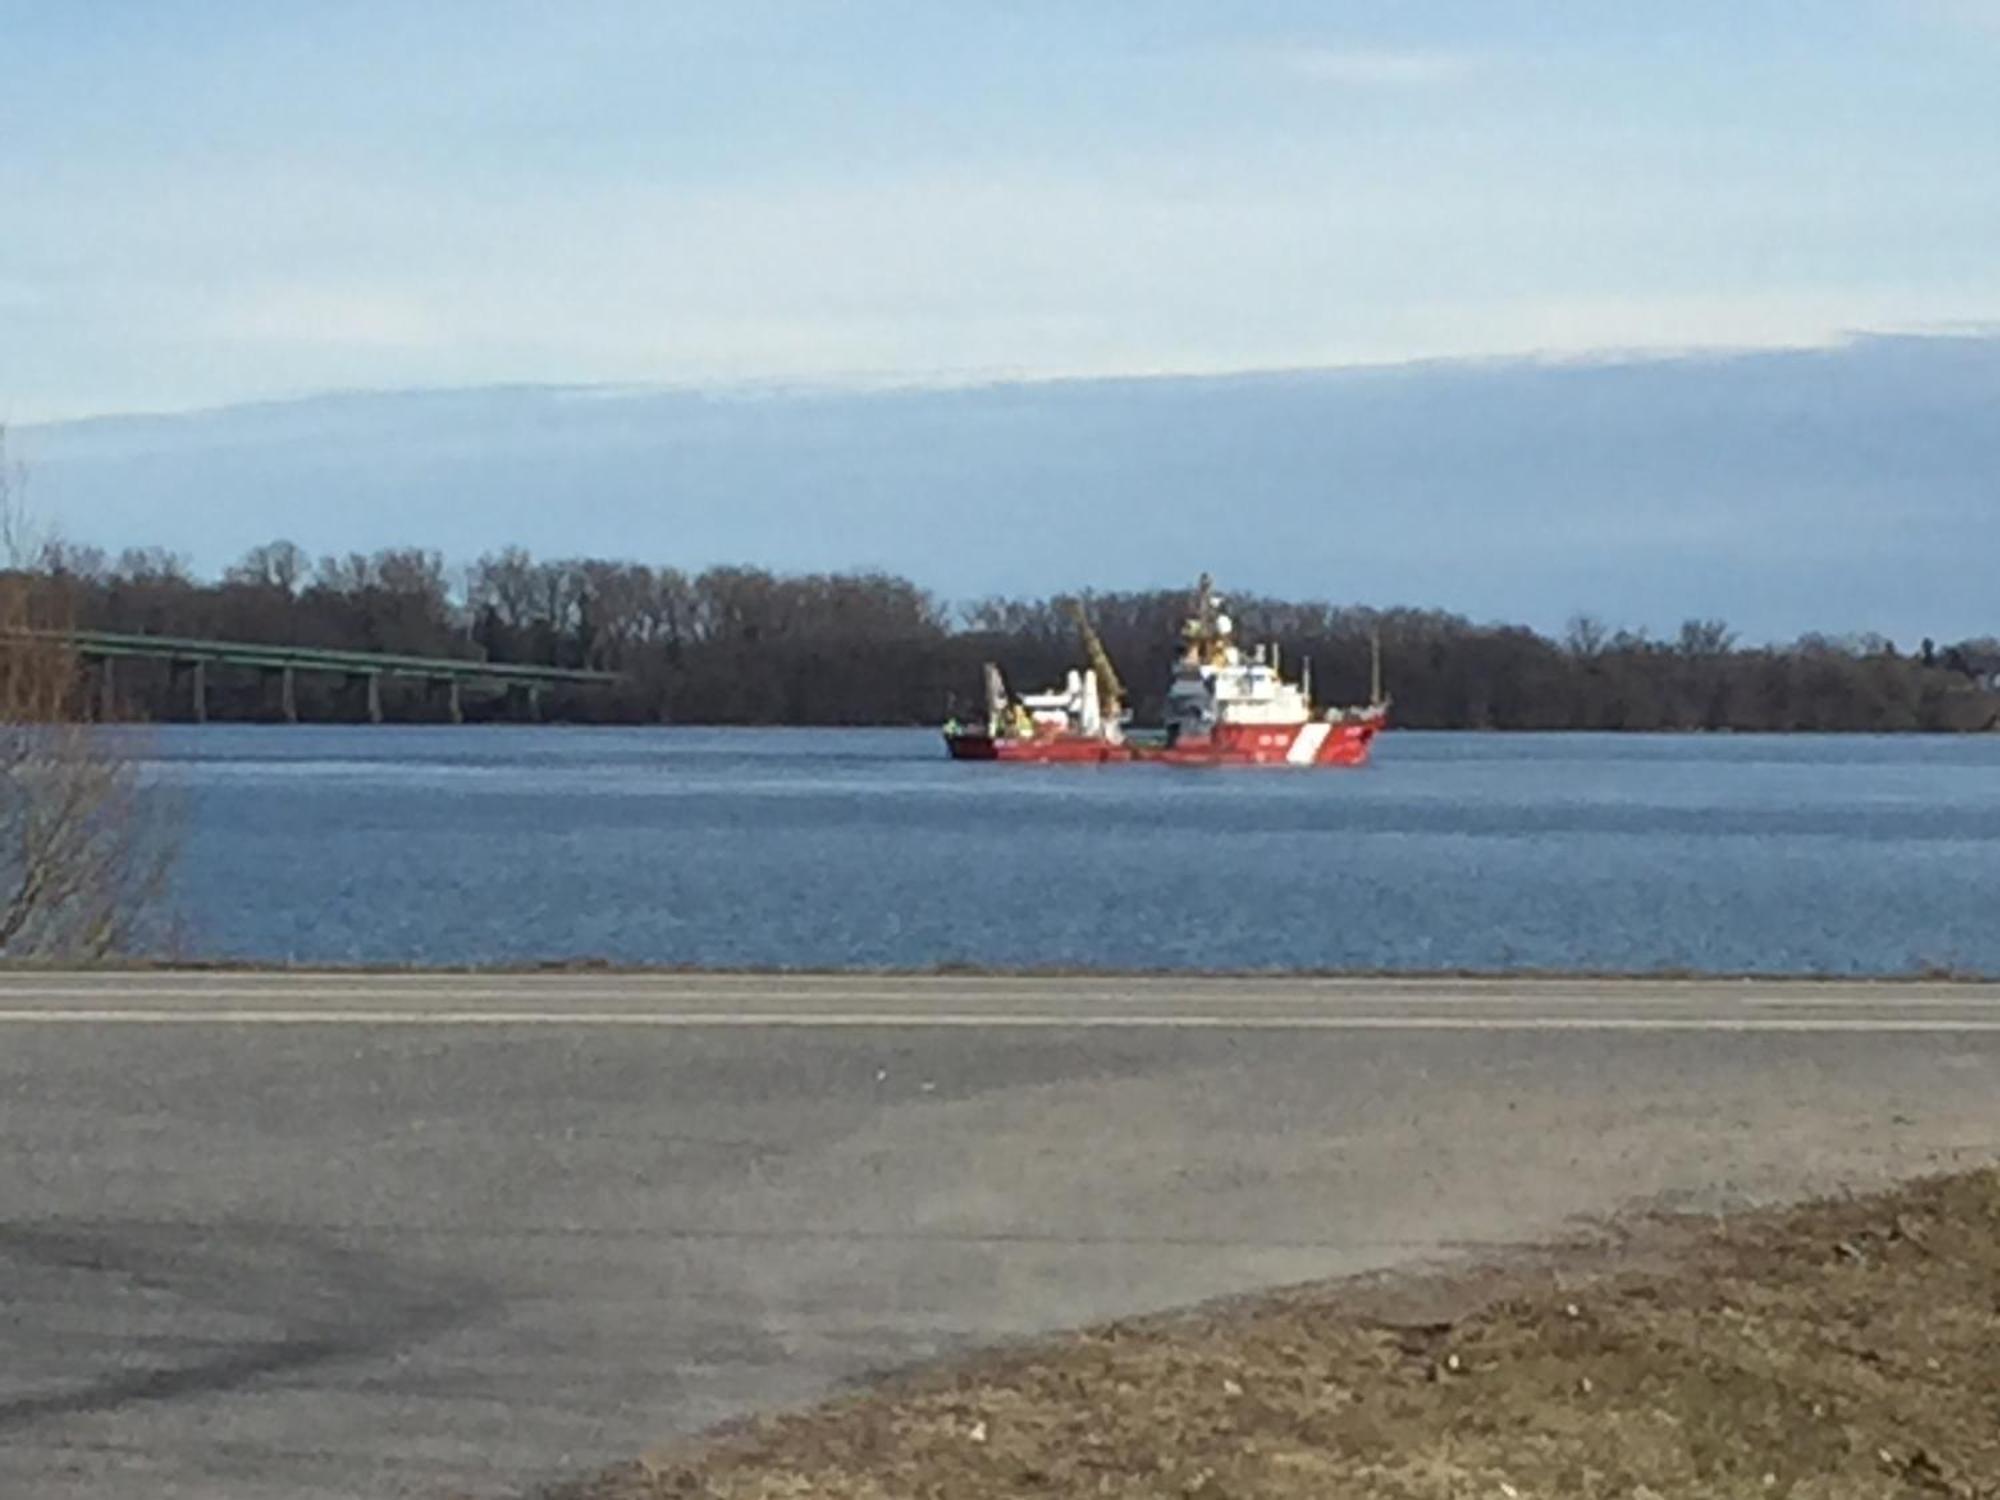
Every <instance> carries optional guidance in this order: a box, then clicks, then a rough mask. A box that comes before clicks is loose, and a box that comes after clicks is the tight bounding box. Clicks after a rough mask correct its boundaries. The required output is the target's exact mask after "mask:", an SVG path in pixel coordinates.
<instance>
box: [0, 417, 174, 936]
mask: <svg viewBox="0 0 2000 1500" xmlns="http://www.w3.org/2000/svg"><path fill="white" fill-rule="evenodd" d="M0 545H4V546H5V547H6V548H7V549H8V550H9V554H10V555H9V557H8V559H7V562H8V566H7V570H6V571H5V572H4V573H0V958H5V959H8V960H14V961H22V960H25V961H30V962H41V963H65V962H90V961H99V960H103V959H106V958H110V957H113V956H117V955H121V954H132V953H136V952H141V951H145V950H146V949H148V948H150V947H153V946H155V945H156V944H157V942H158V940H159V936H160V934H161V933H162V932H163V930H164V919H165V901H166V895H167V885H168V877H169V874H170V871H171V867H172V861H173V854H174V850H175V847H176V844H177V842H178V841H177V839H176V837H175V832H176V830H175V828H174V826H173V819H172V816H171V810H170V809H169V808H168V807H167V805H166V803H165V801H164V799H163V798H162V796H161V795H160V794H159V793H158V791H157V789H156V788H153V787H150V786H147V785H146V784H144V782H143V781H142V779H141V777H140V775H139V770H138V766H137V764H136V761H135V759H134V757H133V755H132V749H133V745H132V744H131V741H130V739H129V734H128V736H127V737H126V738H123V739H121V738H119V737H118V736H117V735H116V734H115V733H114V732H111V731H107V730H106V729H104V728H103V727H101V726H98V725H93V724H89V723H86V722H85V721H84V714H83V706H84V704H83V696H84V695H83V673H82V668H81V663H80V662H79V661H78V658H77V655H76V652H75V650H74V648H73V647H72V645H71V644H70V641H69V637H68V629H67V627H68V626H69V624H70V621H69V620H68V619H67V618H66V613H67V611H66V608H65V597H64V593H63V590H62V589H61V587H60V585H59V582H58V581H57V580H55V579H52V578H51V577H49V576H48V575H47V574H46V573H43V572H41V571H39V570H36V569H33V568H30V567H28V566H25V565H24V558H26V557H31V556H34V555H35V554H34V552H33V551H31V550H30V544H29V542H28V539H27V527H26V525H25V523H24V520H23V514H22V505H21V485H20V476H19V471H18V470H16V469H14V468H12V467H11V466H10V465H9V463H8V460H7V453H6V446H5V433H4V431H0Z"/></svg>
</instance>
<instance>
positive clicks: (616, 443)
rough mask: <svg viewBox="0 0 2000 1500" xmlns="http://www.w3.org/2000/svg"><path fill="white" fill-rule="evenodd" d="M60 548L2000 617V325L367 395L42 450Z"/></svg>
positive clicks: (975, 584)
mask: <svg viewBox="0 0 2000 1500" xmlns="http://www.w3.org/2000/svg"><path fill="white" fill-rule="evenodd" d="M14 446H15V450H16V456H17V457H20V458H22V459H25V460H26V461H27V462H28V464H29V465H30V468H31V473H32V498H33V504H34V506H35V509H36V510H37V512H38V513H39V514H40V515H41V516H43V517H44V518H45V519H52V520H53V521H54V522H55V523H56V524H57V525H58V526H59V527H60V529H61V530H62V532H63V534H64V535H65V536H66V537H68V538H69V539H71V540H73V541H77V542H84V543H92V544H96V545H100V546H103V547H106V548H107V549H110V550H113V551H116V550H117V549H119V548H122V547H125V546H129V545H154V544H157V545H163V546H165V547H168V548H170V549H172V550H174V551H177V552H181V553H184V554H186V555H188V556H189V557H190V559H191V561H192V562H193V563H194V565H195V566H196V567H197V568H198V569H199V570H201V571H204V572H210V571H214V570H217V569H219V568H220V567H222V566H223V565H225V564H226V563H228V562H230V561H232V560H234V558H235V557H236V556H238V555H239V554H241V553H242V552H243V551H244V550H246V549H247V548H249V547H251V546H253V545H255V544H257V543H259V542H263V541H268V540H270V539H271V538H273V537H276V536H286V537H289V538H291V539H293V540H295V541H297V542H299V543H300V544H301V545H302V546H304V547H305V548H306V549H307V550H308V551H309V552H312V553H314V554H319V553H326V552H345V551H349V550H370V549H373V548H376V547H380V546H388V545H421V546H429V547H436V548H438V549H440V550H442V551H443V552H445V553H446V554H447V555H449V556H451V557H453V558H454V559H457V560H461V561H463V560H469V559H470V558H472V557H474V556H476V555H478V554H479V553H481V552H484V551H489V550H493V549H496V548H499V547H501V546H504V545H508V544H519V545H522V546H525V547H528V548H530V549H531V550H533V551H535V552H537V553H540V554H543V555H564V556H569V555H579V554H584V555H602V556H609V557H633V558H639V559H643V560H645V561H649V562H654V563H671V564H675V565H678V566H681V567H684V568H699V567H702V566H705V565H708V564H712V563H719V562H749V563H755V564H759V565H763V566H768V567H772V568H775V569H780V570H824V569H841V568H852V567H877V568H883V569H887V570H890V571H894V572H898V573H903V574H906V575H908V576H910V577H912V578H914V579H916V580H917V581H919V582H920V583H922V584H924V585H926V586H927V587H930V588H932V589H934V590H936V591H937V592H939V593H940V594H942V595H944V596H946V597H949V598H955V599H964V598H973V597H977V596H981V595H984V594H989V593H1009V594H1042V593H1048V592H1051V591H1055V590H1062V589H1069V588H1075V587H1079V586H1091V587H1099V588H1141V587H1150V586H1157V585H1162V584H1170V583H1179V582H1181V581H1184V580H1185V579H1187V578H1191V577H1192V575H1193V574H1194V573H1195V572H1197V571H1199V570H1201V569H1203V568H1207V569H1209V570H1211V571H1213V572H1214V573H1215V574H1216V575H1217V576H1218V578H1220V579H1222V580H1224V581H1225V583H1226V584H1227V585H1228V586H1230V587H1233V588H1237V589H1240V590H1254V591H1257V592H1262V593H1269V594H1274V595H1281V596H1287V597H1299V598H1307V597H1314V598H1330V599H1335V600H1341V601H1352V602H1357V603H1373V604H1384V605H1386V604H1412V605H1425V606H1436V607H1441V608H1445V609H1450V610H1454V611H1457V612H1460V613H1464V614H1467V615H1470V616H1472V617H1474V618H1479V619H1504V620H1519V621H1524V622H1526V623H1529V624H1532V625H1535V626H1537V627H1538V628H1542V629H1545V630H1554V629H1557V628H1559V627H1560V626H1561V623H1562V621H1563V620H1564V619H1566V618H1567V617H1568V616H1569V615H1571V614H1572V613H1575V612H1579V611H1586V612H1591V613H1596V614H1599V615H1603V616H1605V617H1607V618H1609V619H1611V620H1613V621H1616V622H1620V623H1627V624H1632V625H1635V626H1645V627H1650V628H1652V629H1655V630H1670V629H1672V628H1673V627H1674V626H1675V625H1677V624H1678V622H1679V621H1680V620H1681V619H1683V618H1686V617H1690V616H1715V617H1721V618H1724V619H1727V620H1729V621H1730V622H1732V623H1733V624H1734V625H1735V626H1736V627H1737V628H1738V629H1739V630H1740V631H1741V632H1743V633H1744V634H1745V635H1746V636H1750V637H1769V638H1776V637H1785V636H1790V635H1795V634H1797V633H1799V632H1801V631H1805V630H1811V629H1822V630H1838V631H1879V632H1882V633H1884V634H1887V635H1889V636H1890V637H1892V638H1894V639H1897V640H1899V641H1902V642H1904V643H1913V642H1914V640H1915V639H1916V638H1917V637H1918V636H1920V635H1933V636H1936V637H1938V638H1939V639H1948V638H1959V637H1966V636H1979V635H1991V634H1994V633H1995V632H1996V628H2000V599H1996V594H1995V590H1994V589H1993V587H1992V584H1991V566H1992V562H1991V559H1992V554H1993V551H1994V543H1995V541H1996V540H2000V335H1992V334H1977V335H1964V336H1952V337H1942V336H1939V337H1914V336H1911V337H1905V336H1896V337H1863V338H1857V339H1855V340H1853V341H1851V342H1848V343H1845V344H1842V345H1840V346H1838V347H1834V348H1828V349H1812V350H1795V351H1779V352H1762V353H1746V354H1712V355H1687V356H1680V357H1674V358H1632V359H1627V360H1599V361H1587V362H1574V361H1571V362H1562V363H1546V362H1533V361H1480V362H1472V363H1457V364H1454V363H1426V364H1417V365H1408V366H1397V367H1386V368H1382V367H1375V368H1362V369H1330V370H1299V371H1275V372H1267V373H1249V374H1242V375H1223V376H1204V377H1131V378H1118V379H1092V380H1062V381H1043V382H1022V383H995V384H986V385H959V386H947V387H940V388H921V387H917V388H912V387H900V388H899V387H890V388H879V387H878V388H871V389H862V390H841V389H828V388H806V389H795V388H784V387H773V388H751V389H737V390H714V391H710V390H693V389H662V390H638V391H634V390H630V389H625V388H618V389H613V388H595V387H588V386H503V387H491V388H476V389H465V390H446V391H417V392H382V393H356V394H348V395H332V396H323V397H314V398H308V399H303V400H298V401H288V402H270V403H260V404H257V405H248V406H238V407H227V408H222V409H218V410H213V411H206V412H198V413H193V414H189V415H183V416H131V417H102V418H92V419H88V420H83V421H76V422H68V423H57V424H49V425H43V426H32V427H27V428H22V429H18V430H17V431H16V432H15V434H14Z"/></svg>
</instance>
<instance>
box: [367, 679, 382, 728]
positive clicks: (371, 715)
mask: <svg viewBox="0 0 2000 1500" xmlns="http://www.w3.org/2000/svg"><path fill="white" fill-rule="evenodd" d="M368 722H369V723H370V724H380V723H381V722H382V674H381V673H380V672H370V673H369V674H368Z"/></svg>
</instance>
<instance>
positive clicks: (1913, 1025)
mask: <svg viewBox="0 0 2000 1500" xmlns="http://www.w3.org/2000/svg"><path fill="white" fill-rule="evenodd" d="M0 1025H9V1026H224V1027H238V1026H240V1027H249V1026H285V1027H301V1026H354V1027H366V1026H382V1027H442V1028H448V1027H483V1028H505V1027H520V1028H533V1029H561V1028H569V1027H576V1028H602V1027H624V1028H630V1029H673V1030H699V1029H703V1028H715V1029H723V1028H727V1029H736V1030H741V1029H751V1028H770V1029H780V1028H782V1029H789V1030H800V1031H812V1030H851V1029H873V1030H887V1029H906V1030H937V1029H963V1030H1029V1029H1036V1030H1046V1031H1137V1030H1166V1031H1653V1032H1702V1031H1708V1032H1784V1033H1806V1032H1829V1033H1847V1032H1854V1033H1899V1032H1900V1033H1939V1034H1965V1035H1977V1034H2000V1018H1994V1019H1990V1020H1989V1019H1984V1018H1969V1017H1965V1018H1956V1019H1937V1018H1932V1017H1914V1016H1913V1017H1886V1016H1884V1017H1853V1016H1826V1017H1799V1016H1763V1017H1750V1016H1745V1017H1734V1016H1712V1017H1711V1016H1576V1015H1554V1016H1537V1015H1524V1016H1274V1015H1248V1016H1230V1015H1212V1014H1211V1015H1195V1014H1184V1015H1175V1014H1172V1013H1162V1014H1128V1015H1103V1014H1098V1015H1088V1014H1080V1015H1066V1014H1062V1013H1059V1012H1050V1013H1048V1014H1036V1015H1018V1014H1016V1015H1009V1014H1004V1013H1003V1014H992V1015H980V1014H975V1013H967V1012H933V1013H921V1012H909V1013H904V1012H895V1011H888V1012H868V1011H848V1012H838V1011H828V1012H818V1013H815V1012H788V1011H767V1012H739V1013H734V1014H730V1013H720V1012H718V1013H685V1012H671V1011H653V1012H646V1011H509V1010H490V1011H474V1010H440V1011H420V1010H217V1009H209V1010H192V1009H189V1010H155V1009H141V1008H127V1009H89V1010H85V1009H55V1010H26V1009H0Z"/></svg>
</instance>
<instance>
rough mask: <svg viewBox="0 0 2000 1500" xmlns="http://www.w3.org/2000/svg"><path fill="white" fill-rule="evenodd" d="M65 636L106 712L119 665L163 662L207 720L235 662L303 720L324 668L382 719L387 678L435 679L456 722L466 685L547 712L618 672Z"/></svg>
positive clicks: (97, 633) (93, 634)
mask: <svg viewBox="0 0 2000 1500" xmlns="http://www.w3.org/2000/svg"><path fill="white" fill-rule="evenodd" d="M53 638H55V639H60V640H63V641H65V642H67V643H68V644H69V645H70V646H71V647H73V648H74V649H75V651H76V653H77V655H79V656H80V657H82V658H83V659H84V660H85V661H92V662H96V663H98V689H99V693H100V700H99V701H100V702H101V703H102V704H103V705H104V707H105V708H106V709H107V710H108V709H109V708H110V706H111V705H112V704H113V702H114V701H115V696H116V692H117V680H116V667H115V665H114V664H115V663H116V662H118V661H120V660H123V659H140V660H149V661H164V662H167V663H169V664H170V666H171V667H172V669H173V670H174V672H175V673H176V674H180V673H185V674H186V675H187V677H188V679H189V690H188V691H189V695H190V696H189V707H190V710H191V712H192V713H193V715H194V719H195V722H196V723H205V722H206V721H207V719H208V669H209V668H210V667H212V666H213V667H237V668H247V669H249V670H251V671H257V672H264V673H267V674H270V675H272V676H275V677H276V678H277V679H278V680H279V684H280V687H279V698H280V703H281V711H282V713H283V714H284V717H285V721H286V722H287V723H290V724H296V723H297V722H298V719H299V710H298V699H297V696H296V694H295V691H294V687H293V683H294V680H295V679H296V677H297V674H298V673H300V672H323V673H331V674H333V675H336V676H340V677H346V678H349V679H352V680H355V681H360V682H364V683H366V684H367V689H368V717H369V720H370V721H371V722H372V723H376V724H379V723H381V722H382V679H383V678H385V677H400V678H406V679H414V680H417V681H421V682H429V683H433V684H435V685H437V686H438V687H439V688H440V689H441V690H442V691H443V692H444V693H445V694H446V697H447V702H448V704H449V708H450V714H451V721H452V722H453V723H454V724H459V723H463V722H464V720H465V710H464V706H463V702H462V700H461V697H460V692H461V689H462V688H464V687H465V686H466V685H467V684H471V685H473V686H476V687H486V688H496V687H497V688H500V689H503V690H504V691H506V692H508V693H511V694H520V695H522V696H524V697H525V698H526V700H527V705H528V711H529V713H530V714H531V716H533V717H535V718H540V717H541V707H542V694H543V693H544V692H545V691H546V690H547V689H548V688H550V687H552V686H558V685H584V686H597V687H603V686H608V685H609V684H611V683H614V682H617V681H618V674H617V673H616V672H588V671H582V670H579V669H576V668H572V667H534V666H526V665H523V664H520V663H517V662H498V661H469V660H466V659H465V658H462V657H455V656H397V655H393V654H391V653H388V652H382V651H331V650H323V649H321V648H319V647H316V646H273V645H268V644H263V643H260V642H254V641H211V640H198V639H194V638H191V637H181V636H170V635H121V634H117V633H115V632H112V631H105V630H72V631H65V632H63V633H62V634H61V635H60V636H57V637H53Z"/></svg>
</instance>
